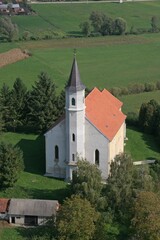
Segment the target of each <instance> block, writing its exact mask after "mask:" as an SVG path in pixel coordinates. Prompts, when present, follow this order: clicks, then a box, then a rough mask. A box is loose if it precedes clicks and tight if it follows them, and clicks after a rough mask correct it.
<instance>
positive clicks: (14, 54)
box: [0, 48, 29, 68]
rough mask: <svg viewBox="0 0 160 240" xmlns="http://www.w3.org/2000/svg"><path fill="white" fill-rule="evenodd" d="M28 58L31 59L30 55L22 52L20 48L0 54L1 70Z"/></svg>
mask: <svg viewBox="0 0 160 240" xmlns="http://www.w3.org/2000/svg"><path fill="white" fill-rule="evenodd" d="M28 57H29V56H28V54H26V53H24V52H22V50H21V49H19V48H15V49H12V50H10V51H8V52H5V53H1V54H0V68H2V67H4V66H5V65H8V64H11V63H15V62H17V61H20V60H23V59H25V58H28Z"/></svg>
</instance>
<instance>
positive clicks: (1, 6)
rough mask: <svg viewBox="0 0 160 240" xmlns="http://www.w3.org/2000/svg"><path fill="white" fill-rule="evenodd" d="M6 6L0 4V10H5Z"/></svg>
mask: <svg viewBox="0 0 160 240" xmlns="http://www.w3.org/2000/svg"><path fill="white" fill-rule="evenodd" d="M7 7H8V4H0V9H7Z"/></svg>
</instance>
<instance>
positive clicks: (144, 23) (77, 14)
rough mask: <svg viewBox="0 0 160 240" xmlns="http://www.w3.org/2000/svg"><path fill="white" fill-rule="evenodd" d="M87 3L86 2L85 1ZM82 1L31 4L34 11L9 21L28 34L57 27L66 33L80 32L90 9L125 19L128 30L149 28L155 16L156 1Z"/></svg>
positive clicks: (74, 33) (157, 8) (157, 12)
mask: <svg viewBox="0 0 160 240" xmlns="http://www.w3.org/2000/svg"><path fill="white" fill-rule="evenodd" d="M86 3H87V1H86ZM86 3H83V4H74V3H72V2H71V3H69V4H63V3H62V4H32V5H31V7H32V8H33V9H34V10H35V11H36V13H37V15H34V16H18V17H13V20H14V21H15V22H16V23H17V24H18V25H19V26H20V29H21V31H25V30H27V31H30V32H32V33H36V32H42V31H44V30H45V31H46V30H47V29H52V30H59V31H62V32H65V33H66V34H68V35H77V34H80V28H79V24H80V23H81V22H84V21H86V20H88V19H89V16H90V14H91V12H92V11H99V12H103V13H105V14H106V15H108V16H110V17H113V18H116V17H122V18H124V19H126V21H127V24H128V30H130V28H131V26H134V27H136V28H150V20H151V17H152V16H157V17H159V10H160V2H159V1H151V2H130V3H124V4H119V3H94V4H93V3H88V4H86Z"/></svg>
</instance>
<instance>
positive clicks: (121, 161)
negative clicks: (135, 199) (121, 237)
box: [106, 153, 133, 222]
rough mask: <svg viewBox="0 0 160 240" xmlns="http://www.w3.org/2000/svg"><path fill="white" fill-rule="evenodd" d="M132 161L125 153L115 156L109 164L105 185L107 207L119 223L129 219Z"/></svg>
mask: <svg viewBox="0 0 160 240" xmlns="http://www.w3.org/2000/svg"><path fill="white" fill-rule="evenodd" d="M132 174H133V161H132V159H131V157H130V155H128V154H127V153H121V154H119V155H117V156H116V157H115V159H114V161H112V163H111V168H110V175H109V177H108V180H107V184H106V197H107V202H108V206H109V207H110V208H111V209H112V211H113V212H114V214H115V216H116V217H117V219H118V220H119V221H122V222H123V220H125V219H126V218H128V217H129V212H128V209H129V208H130V204H131V199H132V183H133V178H132V176H133V175H132Z"/></svg>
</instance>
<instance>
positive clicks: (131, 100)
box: [120, 91, 160, 114]
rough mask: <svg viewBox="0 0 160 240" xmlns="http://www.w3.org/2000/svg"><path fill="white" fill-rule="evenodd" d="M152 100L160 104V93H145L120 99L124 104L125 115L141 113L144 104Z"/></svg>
mask: <svg viewBox="0 0 160 240" xmlns="http://www.w3.org/2000/svg"><path fill="white" fill-rule="evenodd" d="M151 99H154V100H155V101H157V102H158V103H159V104H160V91H155V92H145V93H140V94H132V95H126V96H123V97H120V100H121V101H122V102H123V112H124V113H125V114H127V113H128V112H135V113H139V110H140V107H141V105H142V103H145V102H146V103H147V102H149V101H150V100H151Z"/></svg>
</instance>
